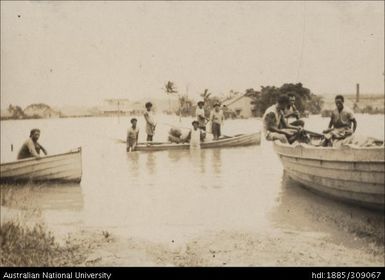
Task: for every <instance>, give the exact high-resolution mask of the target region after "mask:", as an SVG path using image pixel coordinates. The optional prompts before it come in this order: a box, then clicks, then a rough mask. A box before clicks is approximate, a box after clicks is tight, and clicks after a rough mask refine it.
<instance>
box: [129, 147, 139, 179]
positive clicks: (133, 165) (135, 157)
mask: <svg viewBox="0 0 385 280" xmlns="http://www.w3.org/2000/svg"><path fill="white" fill-rule="evenodd" d="M139 156H140V154H139V153H137V152H133V153H127V160H128V162H129V164H128V165H129V168H130V170H131V176H133V177H138V176H139V171H140V166H139Z"/></svg>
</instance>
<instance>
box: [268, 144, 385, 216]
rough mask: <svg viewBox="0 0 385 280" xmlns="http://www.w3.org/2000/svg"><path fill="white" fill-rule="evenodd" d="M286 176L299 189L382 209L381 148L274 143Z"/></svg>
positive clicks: (383, 169) (384, 175) (384, 174)
mask: <svg viewBox="0 0 385 280" xmlns="http://www.w3.org/2000/svg"><path fill="white" fill-rule="evenodd" d="M274 150H275V151H276V153H277V154H278V155H279V157H280V159H281V162H282V164H283V167H284V169H285V173H286V174H287V175H288V176H289V177H290V178H291V179H293V180H294V181H297V182H299V183H300V184H301V185H302V186H305V187H306V188H308V189H310V190H313V191H316V192H318V193H321V194H325V195H327V196H329V197H333V198H336V199H339V200H342V201H345V202H349V203H352V204H355V205H360V206H364V207H367V208H372V209H379V210H383V209H384V195H385V192H384V180H385V165H384V163H385V162H384V146H383V145H382V146H374V147H362V148H361V147H354V146H345V147H343V146H342V147H340V148H329V147H328V148H326V147H313V146H310V145H302V144H299V145H289V144H282V143H280V142H279V141H275V142H274Z"/></svg>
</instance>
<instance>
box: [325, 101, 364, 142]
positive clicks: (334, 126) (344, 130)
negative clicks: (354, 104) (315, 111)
mask: <svg viewBox="0 0 385 280" xmlns="http://www.w3.org/2000/svg"><path fill="white" fill-rule="evenodd" d="M335 104H336V109H335V110H334V111H333V113H332V116H331V118H330V122H329V128H328V129H326V130H324V131H323V133H324V136H325V141H324V143H323V145H324V146H332V144H333V141H334V140H341V139H345V138H346V137H348V136H351V135H353V133H354V132H355V131H356V129H357V121H356V119H355V117H354V114H353V111H352V110H351V109H349V108H348V107H346V106H344V97H343V96H342V95H337V96H336V97H335ZM352 125H353V129H352Z"/></svg>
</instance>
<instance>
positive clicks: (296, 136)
mask: <svg viewBox="0 0 385 280" xmlns="http://www.w3.org/2000/svg"><path fill="white" fill-rule="evenodd" d="M335 104H336V109H335V110H334V111H333V112H332V115H331V118H330V122H329V126H328V129H326V130H324V131H323V135H321V134H319V135H318V136H322V142H321V144H320V146H325V147H328V146H332V145H333V142H334V141H336V140H342V139H345V138H346V137H348V136H351V135H353V133H354V132H355V131H356V129H357V121H356V119H355V117H354V114H353V111H352V110H351V109H349V108H348V107H346V106H344V97H343V96H342V95H337V96H336V97H335ZM291 117H295V118H296V120H295V121H294V122H290V123H289V119H290V118H291ZM304 126H305V122H304V121H303V120H301V119H300V115H299V112H298V110H297V109H296V107H295V96H294V95H281V96H279V97H278V100H277V103H276V104H274V105H272V106H270V107H269V108H268V109H267V110H266V111H265V113H264V115H263V130H264V134H265V138H266V140H268V141H275V140H279V141H280V142H282V143H289V144H292V143H293V142H295V141H298V142H302V143H309V142H310V138H309V135H308V134H312V133H311V132H308V131H306V130H305V129H304ZM313 134H314V133H313Z"/></svg>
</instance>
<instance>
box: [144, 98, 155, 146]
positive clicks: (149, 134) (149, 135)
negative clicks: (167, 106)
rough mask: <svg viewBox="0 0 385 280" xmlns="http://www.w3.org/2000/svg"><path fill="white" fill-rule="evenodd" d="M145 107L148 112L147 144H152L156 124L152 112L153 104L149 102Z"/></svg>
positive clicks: (146, 116)
mask: <svg viewBox="0 0 385 280" xmlns="http://www.w3.org/2000/svg"><path fill="white" fill-rule="evenodd" d="M145 106H146V112H145V113H144V119H145V120H146V134H147V142H151V141H152V139H153V137H154V133H155V127H156V123H155V120H154V115H153V113H152V111H151V108H152V103H151V102H147V103H146V105H145Z"/></svg>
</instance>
